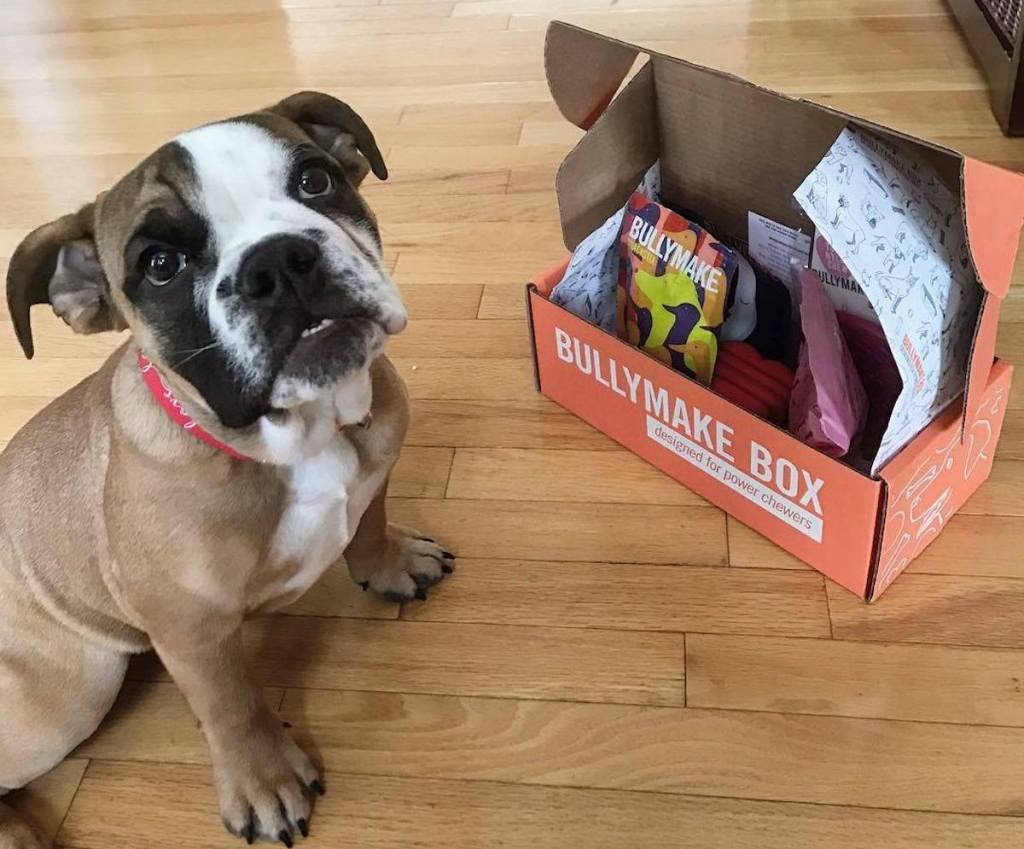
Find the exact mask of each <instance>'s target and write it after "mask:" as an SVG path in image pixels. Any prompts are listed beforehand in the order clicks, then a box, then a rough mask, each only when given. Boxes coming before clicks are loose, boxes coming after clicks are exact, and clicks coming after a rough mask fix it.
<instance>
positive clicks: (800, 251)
mask: <svg viewBox="0 0 1024 849" xmlns="http://www.w3.org/2000/svg"><path fill="white" fill-rule="evenodd" d="M747 243H748V245H749V247H750V258H751V259H752V260H753V261H754V262H756V263H757V264H758V265H759V266H761V268H763V269H764V270H765V271H767V272H768V273H769V274H771V275H772V276H774V277H776V278H778V279H779V280H781V281H782V282H783V283H785V282H786V281H788V280H789V275H790V266H789V263H790V260H791V259H798V260H802V261H803V262H806V261H807V257H808V256H809V255H810V252H811V237H810V236H809V235H808V234H807V233H801V232H800V231H799V230H794V229H793V228H792V227H787V226H786V225H785V224H780V223H779V222H778V221H772V219H771V218H765V217H764V216H763V215H758V214H757V213H756V212H750V211H748V212H747Z"/></svg>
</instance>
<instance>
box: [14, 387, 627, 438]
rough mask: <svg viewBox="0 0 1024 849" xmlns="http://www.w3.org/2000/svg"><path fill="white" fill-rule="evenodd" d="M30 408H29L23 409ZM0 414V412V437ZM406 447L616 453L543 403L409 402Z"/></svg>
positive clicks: (538, 400) (577, 422) (550, 404)
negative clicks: (568, 449)
mask: <svg viewBox="0 0 1024 849" xmlns="http://www.w3.org/2000/svg"><path fill="white" fill-rule="evenodd" d="M28 406H29V407H31V404H29V405H28ZM4 420H5V419H4V412H3V411H2V410H0V435H2V434H3V430H2V423H3V422H4ZM406 444H407V445H435V446H451V447H453V448H549V449H564V448H576V449H579V448H586V449H592V450H597V451H615V450H618V446H617V444H616V443H615V442H613V441H612V440H611V439H610V438H609V437H607V436H605V435H604V434H603V433H601V432H600V431H599V430H596V429H595V428H592V427H591V426H590V425H588V424H587V423H586V422H584V421H583V420H582V419H578V418H577V417H576V416H574V415H573V414H572V413H570V412H568V411H566V410H564V409H563V408H562V407H559V406H558V405H557V404H555V403H553V402H551V401H548V400H547V399H545V398H535V399H533V400H530V401H503V400H494V401H431V400H421V401H414V402H413V411H412V425H411V427H410V430H409V435H408V436H407V437H406Z"/></svg>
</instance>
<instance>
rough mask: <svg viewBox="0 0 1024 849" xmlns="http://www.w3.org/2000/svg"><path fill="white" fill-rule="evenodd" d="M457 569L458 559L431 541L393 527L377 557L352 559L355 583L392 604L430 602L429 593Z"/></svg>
mask: <svg viewBox="0 0 1024 849" xmlns="http://www.w3.org/2000/svg"><path fill="white" fill-rule="evenodd" d="M454 569H455V555H454V554H452V553H451V552H449V551H445V550H444V549H443V548H442V547H441V546H440V545H438V544H437V542H435V541H434V540H432V539H431V538H430V537H426V536H423V535H422V534H420V533H419V532H417V531H413V530H410V529H408V528H401V527H398V526H395V525H392V526H391V527H390V528H389V529H388V539H387V545H385V546H383V547H382V548H381V550H380V551H379V552H377V554H376V556H371V557H366V558H365V559H359V558H356V559H355V560H353V559H352V558H349V571H350V572H351V573H352V579H353V580H354V581H355V582H356V583H357V584H359V585H360V586H361V587H362V588H363V589H364V590H373V591H374V592H376V593H379V594H380V595H382V596H383V597H384V598H386V599H387V600H388V601H394V602H403V601H412V600H413V599H414V598H417V599H420V600H421V601H426V600H427V590H428V589H429V588H430V587H432V586H434V584H436V583H438V582H440V581H441V580H443V579H444V577H445V575H450V574H451V573H452V572H453V571H454Z"/></svg>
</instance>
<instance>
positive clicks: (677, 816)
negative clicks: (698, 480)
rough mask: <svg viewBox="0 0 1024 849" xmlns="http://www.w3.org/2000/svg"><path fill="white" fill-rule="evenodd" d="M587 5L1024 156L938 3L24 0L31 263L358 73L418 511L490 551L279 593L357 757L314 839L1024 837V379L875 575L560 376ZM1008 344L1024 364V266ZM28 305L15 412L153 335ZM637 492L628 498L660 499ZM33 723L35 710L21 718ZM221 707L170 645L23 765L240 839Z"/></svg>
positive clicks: (295, 644)
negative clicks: (796, 546) (767, 525)
mask: <svg viewBox="0 0 1024 849" xmlns="http://www.w3.org/2000/svg"><path fill="white" fill-rule="evenodd" d="M552 16H557V17H560V18H563V19H568V20H570V21H573V22H577V23H580V24H584V25H587V26H590V27H594V28H597V29H600V30H602V31H605V32H608V33H611V34H614V35H618V36H621V37H624V38H628V39H632V40H639V41H642V42H644V43H646V44H649V45H650V46H651V47H652V48H656V49H659V50H663V51H666V52H672V53H675V54H677V55H680V56H684V57H686V58H690V59H693V60H695V61H699V62H704V63H708V64H712V65H715V66H717V67H720V68H724V69H726V70H729V71H733V72H737V73H740V74H742V75H744V76H746V77H748V78H750V79H752V80H754V81H756V82H759V83H763V84H765V85H768V86H771V87H775V88H779V89H782V90H784V91H787V92H789V93H791V94H794V95H799V96H804V97H809V98H812V99H816V100H819V101H822V102H827V103H829V104H832V105H835V106H837V107H839V108H843V109H847V110H851V111H855V112H857V113H859V114H861V115H863V116H864V117H867V118H869V119H873V120H876V121H880V122H883V123H887V124H890V125H892V126H894V127H896V128H898V129H901V130H904V131H907V132H910V133H914V134H917V135H922V136H924V137H925V138H929V139H933V140H935V141H938V142H942V143H945V144H950V145H953V146H956V147H959V148H960V149H962V150H963V151H964V152H966V153H969V154H973V155H976V156H980V157H983V158H987V159H989V160H992V161H994V162H997V163H999V164H1002V165H1005V166H1007V167H1011V168H1018V169H1024V141H1018V140H1008V139H1005V138H1003V137H1002V136H1001V135H1000V133H999V131H998V128H997V125H996V122H995V120H994V118H993V117H992V115H991V113H990V112H989V109H988V105H987V95H986V92H985V90H984V83H983V80H982V77H981V75H980V73H979V71H978V70H977V69H976V68H975V66H974V65H973V63H972V62H971V60H970V57H969V55H968V53H967V50H966V47H965V45H964V43H963V42H962V40H961V38H960V36H959V33H958V32H957V30H956V29H955V27H954V24H953V21H952V19H951V17H950V16H949V14H948V13H947V10H946V7H945V5H944V3H943V2H942V0H900V2H893V1H892V0H777V1H774V0H458V2H453V0H438V2H432V0H410V2H404V0H280V2H268V0H226V2H219V3H216V2H208V0H178V2H174V3H170V2H165V0H162V1H161V2H157V0H135V2H128V1H127V0H91V2H88V3H87V2H85V1H84V0H61V2H58V1H57V0H21V2H16V0H0V20H2V22H3V24H2V27H0V29H2V31H3V32H2V34H0V57H2V58H0V270H5V268H6V262H7V260H8V258H9V256H10V253H11V251H12V250H13V248H14V246H15V245H16V244H17V242H18V241H19V240H20V238H21V237H22V236H23V235H24V233H25V232H26V231H27V230H28V229H29V228H30V227H32V226H34V225H36V224H39V223H41V222H42V221H44V220H48V219H49V218H52V217H55V216H57V215H59V214H62V213H64V212H67V211H69V210H70V209H71V208H73V207H74V206H75V205H76V204H78V203H80V202H84V201H86V200H88V199H90V198H91V196H92V195H94V194H95V193H96V192H97V191H99V190H101V189H103V188H105V187H106V186H107V184H109V183H110V182H111V181H112V180H113V179H115V178H116V177H117V176H118V175H119V174H120V173H121V172H123V171H125V170H126V169H127V168H129V167H130V166H131V165H132V164H133V163H134V162H135V161H136V160H137V159H139V158H141V156H143V155H144V154H146V153H148V152H149V151H150V150H151V149H152V148H154V147H155V146H156V145H158V144H159V143H160V142H162V141H164V140H166V139H167V138H168V137H169V136H171V135H172V134H174V133H176V132H178V131H180V130H183V129H186V128H188V127H190V126H192V125H195V124H197V123H200V122H203V121H206V120H210V119H213V118H217V117H221V116H223V115H227V114H230V113H233V112H241V111H245V110H248V109H250V108H252V107H257V106H260V105H263V104H266V103H269V102H271V101H273V100H275V99H277V98H280V97H282V96H284V95H286V94H289V93H291V92H292V91H294V90H297V89H299V88H322V89H325V90H327V91H330V92H332V93H334V94H337V95H339V96H341V97H343V98H344V99H346V100H348V101H349V102H351V103H352V104H353V105H354V106H355V107H356V108H357V109H358V110H359V111H360V112H362V114H363V115H364V116H365V117H366V118H367V120H368V121H369V123H370V124H371V125H372V126H373V129H374V130H375V132H376V133H377V136H378V139H379V140H380V141H381V145H382V149H384V150H385V151H386V155H387V160H388V164H389V167H390V169H391V172H392V179H391V180H389V181H388V182H387V183H384V184H377V183H375V182H373V181H372V179H371V181H370V182H369V185H368V189H367V194H368V195H369V198H370V200H371V202H372V203H373V204H374V205H375V207H376V209H377V211H378V213H379V216H380V220H381V224H382V230H383V234H384V238H385V242H386V247H387V251H388V256H389V259H390V261H391V262H392V265H393V269H394V274H395V277H396V279H397V280H398V281H399V283H400V285H401V286H402V287H403V290H404V293H405V297H406V299H407V302H408V304H409V306H410V309H411V313H412V317H413V322H412V324H411V326H410V328H409V330H408V332H407V333H405V334H404V335H402V336H401V337H399V338H397V339H396V340H395V342H394V345H393V348H392V353H393V355H394V358H395V361H396V362H397V363H398V365H399V367H400V369H401V371H402V373H403V374H404V376H405V378H406V379H407V381H408V383H409V387H410V390H411V393H412V397H413V406H414V424H413V428H412V432H411V435H410V439H409V447H408V448H407V449H406V451H405V454H404V456H403V459H402V461H401V465H400V467H399V470H398V472H397V474H396V476H395V481H394V489H393V495H394V498H393V499H392V504H391V508H392V511H393V513H394V516H395V517H396V519H397V520H398V521H401V522H403V523H407V524H415V525H418V526H420V527H423V528H425V529H429V530H430V532H431V533H432V534H433V535H436V536H437V537H438V538H439V539H441V540H443V541H444V542H445V543H447V544H448V545H449V546H450V547H451V548H452V549H453V550H455V551H456V552H458V553H459V555H460V556H461V562H460V565H459V569H458V571H457V572H456V574H455V576H454V578H453V579H452V580H451V581H448V582H446V583H445V584H444V585H443V587H441V588H439V589H437V590H435V591H433V592H432V593H431V597H430V600H429V601H428V602H427V603H426V604H422V603H415V604H411V605H408V606H406V607H405V608H403V609H401V610H399V609H398V608H396V607H394V606H391V605H388V604H385V603H384V602H382V601H379V600H376V599H373V598H371V597H369V596H367V595H365V594H363V593H362V592H360V591H359V590H358V588H356V587H353V585H352V584H351V583H350V581H349V579H348V577H347V576H346V575H342V574H339V573H332V574H329V575H328V576H327V577H326V578H325V579H324V581H323V582H322V583H321V584H320V585H319V586H318V587H317V588H316V589H314V590H313V591H312V592H311V593H310V594H309V595H308V596H307V597H306V598H304V599H303V600H302V601H301V602H300V603H299V604H297V605H296V606H295V607H294V608H292V609H291V610H289V611H288V612H287V614H286V615H282V616H280V617H277V618H275V619H272V620H267V621H261V622H256V623H252V626H251V628H250V631H249V637H250V641H251V645H252V652H253V656H254V660H255V665H256V668H257V669H258V671H259V674H260V676H261V679H262V681H263V683H264V684H265V686H266V687H267V692H268V695H269V697H270V699H271V701H272V703H273V704H275V705H278V706H279V708H280V711H281V714H282V716H283V718H285V719H286V720H288V721H289V722H291V723H292V724H293V725H294V729H295V732H296V734H297V735H298V737H299V738H300V739H302V740H303V741H305V742H306V743H308V744H309V745H310V746H311V749H312V751H314V752H316V753H317V754H318V755H319V756H320V757H322V758H323V759H324V761H325V762H326V765H327V770H328V772H327V784H328V794H327V796H326V797H325V798H324V799H323V800H321V801H319V802H318V804H317V811H316V816H315V817H314V820H313V823H312V835H311V837H310V838H309V839H308V840H307V841H304V843H303V845H306V846H310V847H342V846H345V847H366V849H370V847H379V849H403V848H404V847H435V846H437V847H450V849H471V847H472V849H485V848H486V849H490V847H496V846H502V847H510V849H548V847H550V849H555V847H566V846H567V847H586V849H633V847H665V846H686V847H701V849H804V847H830V849H855V847H856V849H882V847H886V849H911V848H912V847H913V849H918V848H920V849H924V847H928V849H946V847H986V849H1002V847H1013V846H1021V845H1024V497H1022V495H1021V492H1022V487H1024V381H1022V380H1021V379H1018V381H1017V388H1016V391H1015V392H1014V395H1013V402H1012V407H1013V409H1011V410H1010V412H1009V415H1008V420H1007V425H1006V434H1005V438H1004V440H1003V443H1002V445H1001V447H1000V452H999V458H998V460H997V463H996V469H995V472H994V475H993V479H992V481H991V482H990V483H989V484H988V485H986V487H985V488H983V489H982V491H981V492H979V493H978V494H977V495H976V496H975V497H974V498H973V499H972V501H971V502H970V503H969V504H968V506H967V508H966V509H965V510H964V511H963V513H962V514H961V515H959V516H957V517H956V518H955V519H954V520H953V521H952V522H951V524H950V526H949V528H948V530H947V531H946V533H945V535H944V536H943V537H942V538H941V539H940V540H939V541H938V542H936V543H935V544H934V545H933V546H932V547H931V548H930V549H929V550H928V551H927V553H926V554H925V555H924V556H923V557H922V558H921V559H920V561H918V562H917V563H916V564H914V566H913V567H912V568H911V569H910V571H909V573H908V574H907V575H905V576H904V577H902V578H901V579H900V580H899V581H897V583H896V585H895V586H894V587H893V588H892V589H891V590H890V591H889V592H888V593H887V594H886V595H885V597H884V598H883V599H882V600H881V601H880V602H879V603H878V604H876V605H874V606H872V607H868V606H865V605H864V604H863V603H862V602H860V601H859V600H857V599H856V598H854V597H853V596H851V595H849V594H847V593H845V591H843V590H841V589H839V588H837V587H835V586H833V585H830V584H827V583H826V582H825V581H824V580H823V579H822V578H821V576H819V575H818V574H817V573H815V572H812V571H811V570H809V569H807V568H806V567H804V566H803V565H802V564H800V563H799V562H797V561H795V560H793V559H792V558H791V557H789V556H788V555H786V554H785V553H783V552H781V551H780V550H779V549H777V548H775V547H774V546H772V545H771V544H770V543H767V542H766V541H764V540H763V539H761V538H760V537H758V536H757V535H756V534H754V533H752V532H750V531H749V530H747V529H746V528H744V527H743V526H742V525H740V524H739V523H737V522H735V521H733V520H731V519H729V520H727V519H726V517H725V516H724V515H723V514H722V513H720V512H719V511H718V510H717V509H715V508H713V507H711V506H710V505H708V504H707V503H706V502H704V501H703V500H702V499H700V498H699V497H697V496H695V495H693V494H692V493H690V492H688V491H687V490H685V489H682V488H680V487H678V486H676V485H675V484H673V483H671V482H669V481H668V479H667V478H665V477H664V476H662V475H661V474H660V473H658V472H656V471H655V470H653V469H652V468H650V467H648V466H646V465H645V464H644V463H643V462H642V461H640V460H639V459H637V458H636V457H634V456H632V455H630V454H626V453H624V452H622V451H621V450H619V449H617V448H616V446H615V445H614V444H613V443H611V441H610V440H608V439H607V438H605V437H604V436H602V435H601V434H599V433H597V432H595V431H593V430H591V429H589V428H588V427H587V426H585V425H583V424H582V423H581V422H579V421H578V420H576V419H575V418H573V417H572V416H571V415H569V414H567V413H565V412H564V411H562V410H561V409H559V408H557V407H555V406H554V405H552V404H550V403H548V402H547V401H545V400H544V399H542V398H541V397H539V396H538V395H537V393H536V391H535V390H534V386H533V378H532V369H531V361H530V355H529V345H528V339H527V332H526V326H525V321H524V315H523V292H522V284H523V282H524V281H525V280H526V279H527V277H528V276H529V275H530V274H531V273H533V272H535V271H537V270H539V269H541V268H544V267H546V266H547V265H549V264H550V263H551V262H552V261H553V260H555V259H557V258H558V256H559V255H560V253H561V251H562V246H561V240H560V236H559V231H558V227H557V223H556V222H557V208H556V204H555V200H554V195H553V190H552V186H553V177H554V172H555V169H556V167H557V166H558V163H559V162H560V160H561V158H562V157H563V156H564V155H565V153H566V152H567V150H568V149H569V148H570V146H571V145H572V144H574V143H575V141H576V140H577V138H578V136H579V133H578V131H576V130H574V129H573V128H571V127H570V126H569V125H568V124H567V123H566V122H565V121H564V120H563V119H561V117H560V116H559V115H558V113H557V111H556V109H555V108H554V106H553V105H552V104H551V102H550V99H549V96H548V93H547V88H546V84H545V82H544V75H543V64H542V44H543V33H544V27H545V25H546V23H547V21H548V20H549V19H550V18H551V17H552ZM1015 279H1016V283H1015V286H1014V288H1013V291H1012V292H1011V294H1010V296H1009V297H1008V298H1007V300H1006V303H1005V305H1004V310H1003V327H1002V329H1001V337H1000V350H1001V351H1002V353H1003V355H1004V356H1006V357H1008V358H1009V359H1011V360H1014V361H1016V362H1018V363H1021V364H1024V263H1020V264H1019V267H1018V269H1017V272H1016V278H1015ZM9 324H10V323H9V319H8V318H7V316H6V314H3V313H0V445H2V444H3V443H4V442H5V441H6V440H8V439H10V437H11V435H12V434H13V433H14V431H15V430H16V429H17V428H18V427H20V426H21V425H22V424H23V423H24V422H25V421H26V420H27V419H28V418H29V417H30V416H31V415H32V414H33V413H34V412H35V411H36V410H38V409H39V408H41V407H42V406H43V405H44V404H46V403H47V402H48V401H49V400H50V399H52V398H53V397H54V396H55V395H57V394H59V393H60V392H62V391H63V390H64V389H66V388H68V387H69V386H71V385H72V384H74V383H75V382H77V381H78V380H79V379H81V378H82V377H83V376H85V375H86V374H88V373H89V372H91V371H92V370H93V369H95V368H96V367H97V366H98V365H99V364H100V363H101V362H102V360H103V358H104V357H105V356H106V354H107V353H108V352H109V351H111V350H112V349H113V348H114V347H115V346H116V345H117V344H118V342H119V339H118V338H117V337H115V336H107V337H102V336H101V337H88V338H85V337H74V336H72V335H71V333H70V331H68V330H67V329H66V328H64V326H63V325H62V324H61V323H60V322H59V321H57V320H56V319H55V318H53V317H52V316H47V315H45V314H44V313H43V311H39V314H38V319H37V325H36V327H37V330H36V345H37V350H38V352H39V353H38V355H37V357H36V359H35V360H34V361H32V362H31V363H29V362H26V361H24V360H23V359H22V358H21V354H20V351H19V349H18V348H17V344H16V342H15V341H14V338H13V334H12V332H11V330H10V326H9ZM630 508H633V509H630ZM0 724H2V719H0ZM208 757H209V756H208V752H207V749H206V746H205V744H204V742H203V739H202V735H201V732H200V730H199V729H198V727H197V724H196V721H195V719H194V718H193V717H192V715H191V714H190V712H189V710H188V708H187V706H186V704H185V702H184V700H183V699H182V697H181V696H180V695H179V693H178V691H177V689H176V688H175V687H174V686H173V684H171V683H169V681H168V678H167V676H166V674H165V673H164V671H163V670H162V669H161V668H160V667H159V666H158V665H157V664H155V663H154V662H153V661H152V659H149V658H143V659H141V660H140V661H139V662H137V663H135V664H133V666H132V670H131V674H130V680H129V682H128V684H127V685H126V687H125V690H124V693H123V695H122V697H121V699H120V701H119V703H118V704H117V706H116V707H115V708H114V710H113V712H112V714H111V715H110V717H109V718H108V720H107V721H106V722H105V723H104V725H103V726H102V727H101V729H100V730H99V732H98V733H97V734H96V735H95V737H93V738H92V739H91V740H90V741H88V742H87V743H86V744H85V745H83V746H82V747H81V748H80V749H79V751H77V752H76V753H75V754H74V756H73V757H72V758H71V759H70V760H68V761H67V762H65V763H64V764H63V765H62V766H61V767H60V768H58V769H57V770H55V771H54V772H53V773H51V774H50V775H48V776H46V777H44V778H43V779H40V780H39V781H37V782H35V784H34V785H32V786H31V787H30V788H28V789H27V790H26V791H23V792H21V793H19V794H17V795H16V796H15V797H14V802H15V804H16V805H18V806H19V807H20V808H21V809H22V810H24V811H26V812H27V813H28V814H29V815H30V816H32V817H33V818H34V819H35V820H36V821H37V822H38V823H39V824H40V826H41V827H42V828H43V829H44V830H45V831H46V832H47V833H49V834H52V835H56V837H57V842H58V845H60V846H63V847H69V849H92V847H96V849H112V847H117V849H152V847H190V849H200V847H202V848H203V849H206V848H207V847H209V849H215V848H216V847H230V846H232V845H235V844H236V843H237V841H235V840H234V839H233V838H231V837H229V836H228V835H227V834H226V833H225V832H224V831H223V829H222V827H221V824H220V820H219V816H218V813H217V806H216V799H215V794H214V791H213V788H212V786H211V776H210V773H209V768H208Z"/></svg>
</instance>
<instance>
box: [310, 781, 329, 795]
mask: <svg viewBox="0 0 1024 849" xmlns="http://www.w3.org/2000/svg"><path fill="white" fill-rule="evenodd" d="M309 789H310V790H312V791H313V792H314V793H316V794H317V795H318V796H323V795H324V793H326V792H327V789H326V788H325V787H324V783H323V782H322V781H321V780H320V779H319V778H318V779H316V780H315V781H314V782H313V783H312V784H310V785H309Z"/></svg>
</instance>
